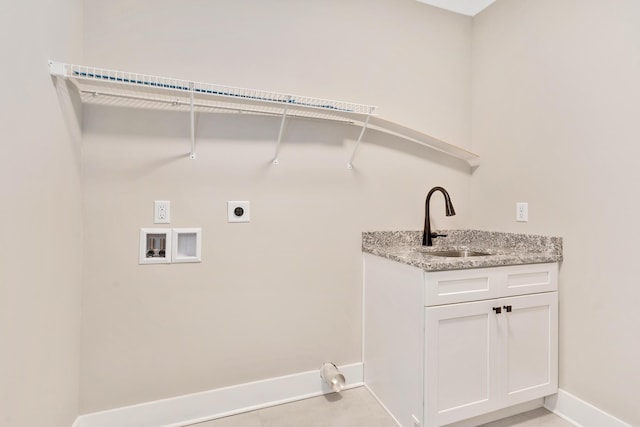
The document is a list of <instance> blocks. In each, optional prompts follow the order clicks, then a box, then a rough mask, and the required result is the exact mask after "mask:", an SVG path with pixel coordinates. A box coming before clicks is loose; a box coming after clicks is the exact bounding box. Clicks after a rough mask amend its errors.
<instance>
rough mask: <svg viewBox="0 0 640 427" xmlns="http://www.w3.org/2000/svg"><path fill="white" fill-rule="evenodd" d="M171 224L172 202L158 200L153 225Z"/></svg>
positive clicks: (154, 206)
mask: <svg viewBox="0 0 640 427" xmlns="http://www.w3.org/2000/svg"><path fill="white" fill-rule="evenodd" d="M170 222H171V202H170V201H169V200H156V201H155V202H154V204H153V223H154V224H169V223H170Z"/></svg>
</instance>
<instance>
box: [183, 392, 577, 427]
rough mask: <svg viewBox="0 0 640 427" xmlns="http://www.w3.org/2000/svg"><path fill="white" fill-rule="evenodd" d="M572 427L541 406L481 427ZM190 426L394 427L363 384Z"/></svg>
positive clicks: (393, 423)
mask: <svg viewBox="0 0 640 427" xmlns="http://www.w3.org/2000/svg"><path fill="white" fill-rule="evenodd" d="M534 426H539V427H573V426H572V424H570V423H569V422H567V421H565V420H563V419H562V418H560V417H557V416H556V415H554V414H552V413H550V412H549V411H547V410H546V409H543V408H540V409H535V410H533V411H529V412H525V413H524V414H518V415H515V416H513V417H510V418H505V419H503V420H499V421H495V422H492V423H489V424H483V425H482V427H534ZM191 427H397V425H396V423H395V422H394V421H393V419H391V417H390V416H389V415H388V414H387V413H386V412H385V410H384V409H383V408H382V406H380V404H379V403H378V402H377V401H376V400H375V399H374V398H373V396H371V394H370V393H369V392H368V391H367V389H365V388H364V387H358V388H354V389H351V390H345V391H343V392H342V393H340V394H328V395H325V396H320V397H314V398H311V399H305V400H300V401H297V402H293V403H287V404H285V405H279V406H272V407H270V408H265V409H260V410H257V411H252V412H246V413H244V414H239V415H234V416H231V417H226V418H220V419H217V420H213V421H208V422H205V423H199V424H192V425H191Z"/></svg>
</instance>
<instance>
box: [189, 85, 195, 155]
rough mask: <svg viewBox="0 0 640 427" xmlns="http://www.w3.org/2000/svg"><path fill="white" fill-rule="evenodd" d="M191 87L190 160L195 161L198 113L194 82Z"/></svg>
mask: <svg viewBox="0 0 640 427" xmlns="http://www.w3.org/2000/svg"><path fill="white" fill-rule="evenodd" d="M189 87H190V89H191V97H190V98H191V99H190V100H189V116H190V118H191V153H189V158H190V159H191V160H194V159H195V158H196V113H195V109H194V105H193V96H194V91H193V88H194V84H193V82H190V83H189Z"/></svg>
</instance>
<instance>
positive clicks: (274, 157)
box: [273, 107, 287, 165]
mask: <svg viewBox="0 0 640 427" xmlns="http://www.w3.org/2000/svg"><path fill="white" fill-rule="evenodd" d="M286 119H287V108H286V107H285V109H284V111H283V112H282V120H281V121H280V131H279V132H278V141H277V142H276V153H275V154H274V156H273V164H274V165H277V164H278V163H279V162H278V153H279V152H280V143H281V142H282V134H283V133H284V123H285V121H286Z"/></svg>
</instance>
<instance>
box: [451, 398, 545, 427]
mask: <svg viewBox="0 0 640 427" xmlns="http://www.w3.org/2000/svg"><path fill="white" fill-rule="evenodd" d="M543 405H544V400H543V399H542V398H540V399H534V400H532V401H530V402H524V403H520V404H517V405H513V406H509V407H508V408H504V409H500V410H498V411H494V412H489V413H488V414H482V415H478V416H477V417H473V418H469V419H467V420H462V421H458V422H455V423H451V424H447V425H446V426H445V427H476V426H479V425H481V424H485V423H490V422H492V421H497V420H500V419H502V418H507V417H511V416H513V415H516V414H521V413H523V412H527V411H532V410H534V409H537V408H541V407H542V406H543Z"/></svg>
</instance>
